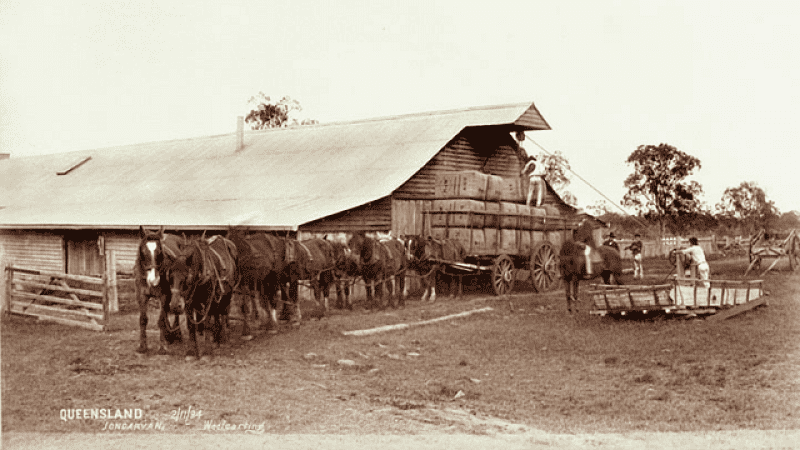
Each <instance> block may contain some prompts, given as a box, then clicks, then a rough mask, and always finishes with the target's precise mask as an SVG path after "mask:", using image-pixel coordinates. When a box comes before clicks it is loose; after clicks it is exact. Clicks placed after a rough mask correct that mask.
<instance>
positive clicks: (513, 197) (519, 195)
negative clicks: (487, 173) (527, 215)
mask: <svg viewBox="0 0 800 450" xmlns="http://www.w3.org/2000/svg"><path fill="white" fill-rule="evenodd" d="M499 200H502V201H504V202H513V203H521V202H524V201H525V193H524V192H522V179H520V178H519V177H506V178H502V181H501V190H500V198H499Z"/></svg>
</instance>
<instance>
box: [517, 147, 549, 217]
mask: <svg viewBox="0 0 800 450" xmlns="http://www.w3.org/2000/svg"><path fill="white" fill-rule="evenodd" d="M522 174H523V175H525V176H527V177H528V198H527V200H526V202H525V204H526V205H528V206H535V207H539V206H542V202H543V201H544V191H545V189H546V187H545V184H544V175H545V167H544V164H542V163H540V162H538V161H536V157H535V156H531V157H530V158H529V159H528V162H527V163H526V164H525V167H524V168H523V169H522ZM534 196H535V197H536V203H535V204H533V205H531V201H532V200H533V198H534Z"/></svg>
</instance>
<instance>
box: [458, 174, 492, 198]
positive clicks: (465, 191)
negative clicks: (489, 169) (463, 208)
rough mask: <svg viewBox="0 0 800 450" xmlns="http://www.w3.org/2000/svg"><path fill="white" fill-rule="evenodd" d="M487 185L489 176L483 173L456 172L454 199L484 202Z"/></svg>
mask: <svg viewBox="0 0 800 450" xmlns="http://www.w3.org/2000/svg"><path fill="white" fill-rule="evenodd" d="M488 185H489V175H487V174H485V173H481V172H478V171H477V170H468V171H464V172H458V182H457V185H456V198H470V199H473V200H485V199H486V190H487V188H488Z"/></svg>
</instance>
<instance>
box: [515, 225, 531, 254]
mask: <svg viewBox="0 0 800 450" xmlns="http://www.w3.org/2000/svg"><path fill="white" fill-rule="evenodd" d="M518 236H519V252H520V254H523V255H525V254H528V253H530V252H531V248H532V247H531V231H529V230H520V231H519V234H518Z"/></svg>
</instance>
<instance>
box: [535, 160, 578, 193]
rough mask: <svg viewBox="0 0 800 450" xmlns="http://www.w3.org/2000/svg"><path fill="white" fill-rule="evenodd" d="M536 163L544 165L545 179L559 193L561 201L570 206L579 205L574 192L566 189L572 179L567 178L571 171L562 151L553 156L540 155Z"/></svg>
mask: <svg viewBox="0 0 800 450" xmlns="http://www.w3.org/2000/svg"><path fill="white" fill-rule="evenodd" d="M536 161H537V162H540V163H542V164H544V166H545V175H544V179H545V180H547V182H548V183H550V186H551V187H552V188H553V189H554V190H555V191H556V192H558V195H559V196H560V197H561V199H562V200H564V202H566V203H567V204H569V205H572V206H575V205H577V204H578V199H577V198H576V197H575V195H574V194H573V193H572V192H569V191H567V190H566V187H567V186H569V183H570V179H569V177H568V176H567V172H569V170H570V165H569V161H567V158H566V157H565V156H564V155H562V154H561V152H560V151H558V150H556V151H555V152H554V153H553V154H551V155H545V154H539V156H537V157H536Z"/></svg>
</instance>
